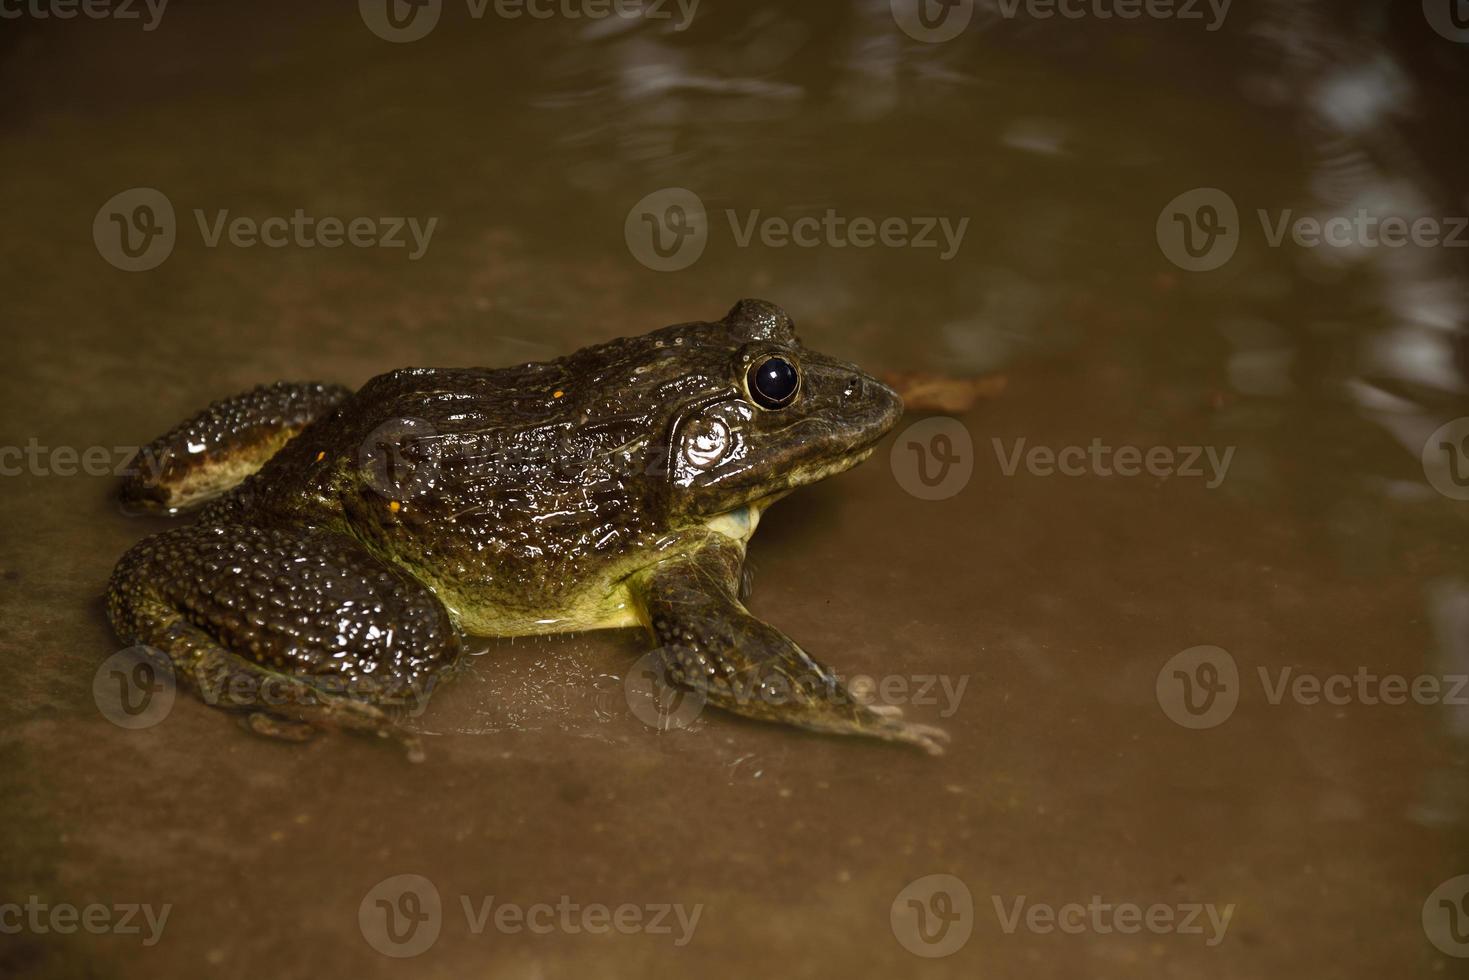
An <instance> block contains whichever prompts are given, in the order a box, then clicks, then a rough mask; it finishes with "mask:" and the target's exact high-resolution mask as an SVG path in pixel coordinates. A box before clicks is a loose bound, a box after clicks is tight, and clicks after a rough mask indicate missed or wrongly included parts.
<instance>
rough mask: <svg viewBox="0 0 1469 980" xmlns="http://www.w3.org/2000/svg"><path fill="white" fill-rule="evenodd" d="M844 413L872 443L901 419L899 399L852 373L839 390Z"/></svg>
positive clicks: (884, 387) (876, 382) (872, 380)
mask: <svg viewBox="0 0 1469 980" xmlns="http://www.w3.org/2000/svg"><path fill="white" fill-rule="evenodd" d="M842 407H843V411H844V413H845V414H846V415H847V416H848V417H849V418H852V419H853V420H855V421H856V422H857V423H858V424H859V425H860V426H861V427H862V428H863V429H864V430H866V431H867V432H869V433H870V434H871V437H872V438H873V439H874V440H875V439H877V438H880V437H881V436H883V435H884V434H885V433H886V432H887V431H888V430H889V429H891V428H892V427H893V426H895V425H897V424H898V420H899V419H900V418H902V417H903V399H902V397H901V396H900V395H899V394H898V393H897V392H896V391H894V390H893V389H892V388H889V387H888V386H887V385H885V384H883V383H882V382H881V381H879V380H877V379H876V378H874V377H872V375H870V374H864V373H862V372H861V371H853V372H852V375H851V377H850V378H849V379H848V380H847V383H846V384H845V385H844V386H843V388H842Z"/></svg>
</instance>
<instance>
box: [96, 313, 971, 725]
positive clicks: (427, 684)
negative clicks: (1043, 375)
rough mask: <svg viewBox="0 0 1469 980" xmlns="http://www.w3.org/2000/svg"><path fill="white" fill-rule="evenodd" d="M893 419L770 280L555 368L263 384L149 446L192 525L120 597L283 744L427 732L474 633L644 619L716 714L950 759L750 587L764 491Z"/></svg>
mask: <svg viewBox="0 0 1469 980" xmlns="http://www.w3.org/2000/svg"><path fill="white" fill-rule="evenodd" d="M901 414H902V402H901V401H900V400H899V398H898V396H897V394H896V393H895V392H893V391H892V390H891V389H889V388H887V387H886V386H884V385H882V384H880V383H879V382H878V381H876V380H875V379H873V378H871V377H869V376H868V375H865V374H863V373H862V372H861V371H860V370H859V369H857V368H856V367H854V366H852V365H850V364H844V363H842V362H840V361H837V360H834V359H832V358H829V357H826V356H824V355H822V354H818V353H816V352H815V351H810V350H807V349H805V348H804V347H802V346H801V344H800V342H799V340H798V339H797V338H796V334H795V330H794V327H793V325H792V323H791V321H790V318H789V317H787V316H786V314H785V313H784V312H783V311H781V310H780V309H779V308H777V307H775V306H773V305H771V304H769V303H765V302H761V301H758V300H744V301H742V302H740V303H739V304H737V305H736V306H735V307H734V309H732V310H731V311H730V312H729V314H728V315H727V316H726V317H725V318H724V319H723V320H719V321H714V322H697V323H685V324H679V325H675V326H671V327H666V328H664V329H662V330H657V331H654V332H653V333H650V334H647V335H645V336H642V337H634V338H624V339H619V340H614V341H611V342H609V343H605V344H600V345H597V346H594V347H588V348H585V349H583V350H580V351H577V352H576V353H574V354H571V355H568V356H566V357H563V358H560V359H558V360H555V361H549V362H545V363H534V364H524V365H521V366H519V367H512V368H502V369H447V370H439V369H426V368H407V369H403V370H399V371H394V372H391V373H389V374H384V375H381V376H379V377H377V378H374V379H372V380H371V381H369V382H368V383H367V384H366V385H365V386H363V388H362V389H361V390H360V391H358V392H356V393H353V392H351V391H349V390H348V389H345V388H340V387H336V386H329V385H320V384H305V383H301V384H297V383H282V384H277V385H271V386H266V387H262V388H257V389H255V390H254V391H252V392H248V393H246V394H244V395H240V396H237V397H236V398H232V399H228V400H226V401H223V402H219V403H216V404H215V405H212V406H210V407H209V408H208V409H206V410H205V411H204V412H202V413H201V414H200V415H198V416H196V417H195V418H194V419H191V420H189V421H188V422H185V423H183V424H181V425H180V426H178V427H177V428H175V429H174V430H172V431H170V432H169V433H167V434H166V435H164V436H162V437H160V438H159V439H158V440H155V442H154V443H152V444H151V445H150V446H148V447H146V448H145V449H144V450H143V452H142V453H141V454H140V465H139V466H138V467H137V472H136V474H135V475H134V476H133V477H131V478H129V480H128V481H127V482H126V483H125V484H124V486H123V488H122V497H123V500H124V502H125V503H127V504H129V505H130V506H132V507H135V508H143V509H156V510H164V511H167V512H170V513H176V512H182V511H185V510H197V511H198V520H197V522H196V523H194V524H192V525H190V526H188V527H181V528H177V529H173V530H169V531H165V532H162V533H160V534H156V535H154V536H152V537H150V538H147V539H146V540H144V541H142V542H141V543H139V544H138V545H137V546H135V547H134V548H133V549H132V550H130V551H129V552H128V553H127V554H126V555H124V556H123V558H122V560H121V561H120V562H119V563H118V565H117V568H116V570H115V571H114V572H113V575H112V581H111V584H110V586H109V590H108V597H107V599H108V601H107V608H108V615H109V617H110V619H111V621H112V625H113V628H114V630H115V631H116V632H117V635H118V637H119V639H121V640H122V642H123V643H125V644H128V645H146V646H148V647H152V648H154V649H156V650H158V651H161V652H162V653H163V654H166V655H167V657H168V658H169V660H170V661H171V664H172V668H173V670H174V673H175V676H176V677H177V678H178V679H179V681H180V683H181V684H182V686H185V687H188V688H191V689H193V690H195V691H196V692H198V693H200V694H201V695H202V696H203V697H204V698H205V699H206V700H207V701H208V702H209V703H211V704H215V705H217V706H219V707H222V708H226V709H230V710H235V711H238V712H240V713H241V714H242V716H243V717H244V718H245V719H246V721H247V723H248V724H249V725H250V727H251V728H253V729H255V730H256V731H258V732H261V733H262V734H267V735H274V736H278V737H283V738H294V739H304V738H307V737H309V736H310V735H312V734H313V733H314V732H316V731H317V730H320V729H347V730H353V731H361V732H367V733H372V734H376V735H381V736H385V737H394V738H397V739H399V740H400V741H402V742H404V743H405V744H407V745H409V746H410V748H416V742H415V741H414V739H413V737H412V736H411V735H409V734H408V733H406V732H405V731H404V730H403V729H402V728H401V727H400V725H399V722H400V721H401V719H402V717H403V715H404V714H405V713H408V712H410V711H416V710H418V709H421V708H422V706H423V704H424V702H425V701H426V699H427V698H428V697H429V695H430V694H431V693H432V692H433V690H434V688H435V687H436V685H437V683H438V682H439V681H440V680H442V679H443V678H444V677H446V676H448V675H449V674H450V673H451V672H452V670H453V668H454V667H455V665H456V662H457V661H458V659H459V655H460V650H461V642H460V636H461V634H462V633H469V634H474V635H483V636H519V635H526V634H534V633H553V632H567V631H574V630H585V629H604V628H618V627H633V626H642V627H644V628H646V629H647V630H648V631H649V633H650V634H651V636H652V638H653V641H654V643H655V644H656V649H655V651H654V663H655V664H656V665H657V667H658V668H659V672H660V673H661V674H662V675H663V676H664V677H666V679H667V680H668V681H669V682H671V683H672V684H673V685H676V686H677V687H680V688H684V689H687V690H691V691H693V692H696V693H697V694H698V695H699V696H701V697H703V698H705V699H707V701H708V702H709V703H711V704H713V705H716V706H717V707H720V708H724V709H726V710H728V711H732V712H734V713H736V714H740V715H744V716H747V717H751V718H758V719H762V720H766V721H776V722H783V723H786V724H790V725H796V726H800V727H802V728H807V729H812V730H816V731H822V732H832V733H840V734H851V735H865V736H870V737H874V738H879V739H885V740H888V741H894V742H905V743H909V744H912V745H916V746H918V747H921V748H923V749H926V750H928V751H930V752H938V751H940V750H941V747H942V743H943V741H944V740H945V739H944V735H943V733H942V732H941V731H939V730H937V729H934V728H932V727H929V726H925V725H917V724H913V723H910V722H907V721H905V720H904V719H903V718H902V717H901V712H898V711H897V710H896V709H892V708H885V707H882V706H871V707H869V706H864V705H863V704H861V703H859V702H857V701H856V700H854V699H853V698H852V697H850V696H849V695H848V692H847V691H846V690H845V688H844V687H843V686H842V684H841V683H840V681H838V680H837V679H836V677H835V676H834V675H833V674H832V672H831V670H830V669H828V668H827V667H825V666H823V665H821V664H820V663H818V662H816V661H815V660H813V659H811V658H810V657H809V656H808V655H807V654H806V653H805V652H804V651H803V650H802V649H801V648H800V647H799V646H797V645H796V644H795V643H794V642H792V641H791V640H790V639H789V638H787V637H786V636H785V635H784V634H782V633H780V632H779V631H778V630H776V629H775V628H773V627H771V626H768V625H766V624H765V623H763V622H761V621H760V620H758V619H756V618H755V617H754V616H752V615H751V614H750V613H749V612H748V611H747V610H746V609H745V607H744V605H743V604H742V603H741V601H740V598H741V597H740V592H739V587H740V581H741V569H742V566H743V563H744V556H745V545H746V542H747V541H748V540H749V538H750V535H751V534H753V533H754V531H755V527H756V525H757V524H758V523H759V519H760V514H761V512H762V511H763V510H764V508H766V507H767V506H769V505H770V504H771V503H772V502H774V501H775V500H776V499H778V498H779V497H781V496H783V495H784V494H786V493H788V492H790V491H791V490H793V489H795V488H796V487H799V486H802V485H804V484H807V483H811V482H813V481H815V480H819V479H821V478H823V477H826V476H830V475H832V474H834V473H839V472H841V471H843V470H846V469H848V468H850V467H852V466H854V465H856V464H857V463H859V462H861V461H862V460H863V459H865V458H866V457H867V456H868V455H870V454H871V452H872V450H873V447H874V444H875V443H876V442H877V440H878V439H879V438H880V437H881V436H882V435H883V434H884V433H886V432H887V431H888V430H889V429H890V428H892V426H893V425H894V424H895V423H896V422H897V420H898V418H899V417H900V415H901Z"/></svg>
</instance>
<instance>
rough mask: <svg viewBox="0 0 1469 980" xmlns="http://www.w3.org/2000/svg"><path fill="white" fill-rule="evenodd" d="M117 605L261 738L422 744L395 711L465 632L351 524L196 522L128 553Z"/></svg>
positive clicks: (129, 623)
mask: <svg viewBox="0 0 1469 980" xmlns="http://www.w3.org/2000/svg"><path fill="white" fill-rule="evenodd" d="M107 612H108V617H109V618H110V619H111V621H112V626H113V629H114V630H115V631H116V633H117V635H118V638H119V639H120V640H121V641H122V642H123V643H124V644H127V645H130V646H131V645H136V644H143V645H146V646H150V647H154V648H156V649H158V650H161V651H162V652H164V653H165V654H167V655H168V657H169V658H170V660H171V661H172V664H173V667H174V672H175V676H176V677H177V679H178V682H179V685H180V686H181V687H186V688H189V689H191V690H193V691H195V692H196V693H198V694H200V695H201V696H202V697H203V698H204V699H205V700H206V701H207V702H209V703H210V704H213V705H215V706H216V707H220V708H224V709H226V710H232V711H240V712H244V713H245V714H246V715H247V718H248V720H249V722H250V727H251V728H252V729H253V730H255V731H257V732H260V733H262V734H269V735H275V736H278V737H284V738H293V739H298V738H302V737H304V736H307V735H309V734H310V733H311V731H313V730H315V729H344V730H349V731H358V732H365V733H368V734H373V735H380V736H384V737H392V738H397V739H398V740H399V741H401V742H403V743H404V744H405V745H406V746H407V747H408V748H409V750H410V752H411V753H416V746H417V743H416V740H415V739H414V738H413V737H412V736H411V735H408V734H407V733H406V732H404V731H403V730H402V729H401V728H399V726H398V724H397V720H398V719H399V718H400V717H401V716H402V715H404V714H406V713H408V712H409V711H411V710H413V709H416V708H420V707H421V706H422V705H423V703H424V702H425V701H426V700H427V698H428V697H429V695H430V694H431V693H432V692H433V689H434V686H435V685H436V683H437V681H438V680H439V679H440V677H441V676H442V675H443V673H444V672H445V671H447V670H448V669H449V668H450V667H452V666H453V664H454V662H455V661H456V660H457V658H458V655H459V650H460V641H459V634H458V632H457V631H456V629H455V628H454V625H453V623H452V622H451V620H450V618H449V614H448V612H447V611H446V610H445V609H444V607H443V605H442V604H441V603H440V602H439V601H438V599H437V598H435V597H434V595H433V594H432V593H431V592H430V591H429V590H428V589H427V588H425V587H424V586H423V585H422V584H420V583H419V582H417V581H416V580H414V579H413V578H411V577H410V576H409V575H407V574H406V573H405V572H403V571H401V570H399V569H397V568H394V567H392V566H390V565H388V564H386V563H384V562H382V561H380V560H379V559H378V558H376V557H374V556H373V555H371V554H370V553H368V552H367V551H366V550H365V549H364V548H363V547H362V546H361V545H360V544H358V543H357V542H356V541H354V540H352V539H351V538H349V537H346V536H345V535H342V534H337V533H334V532H330V531H325V530H320V529H306V528H302V529H296V528H278V527H255V526H250V525H244V524H233V525H194V526H190V527H183V528H178V529H175V530H171V531H165V532H163V533H161V534H155V535H153V536H152V537H150V538H146V539H144V540H143V541H141V542H139V543H138V544H137V545H136V546H134V547H133V548H132V550H130V551H129V552H128V553H127V554H126V555H124V556H123V558H122V560H121V561H120V562H118V565H117V568H116V570H115V571H114V572H113V573H112V582H111V584H110V586H109V588H108V593H107Z"/></svg>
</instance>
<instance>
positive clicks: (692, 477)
mask: <svg viewBox="0 0 1469 980" xmlns="http://www.w3.org/2000/svg"><path fill="white" fill-rule="evenodd" d="M665 332H672V334H673V335H674V337H675V341H676V342H677V343H678V345H679V346H681V347H683V348H684V353H683V356H682V357H681V358H679V360H680V361H681V362H682V366H683V369H684V371H685V374H684V377H685V379H686V382H687V383H686V385H685V386H683V387H682V388H681V389H680V392H679V397H678V398H677V399H676V400H675V401H674V402H673V403H672V404H670V405H669V411H668V414H667V417H666V419H665V423H664V424H665V425H666V428H665V429H664V434H665V436H666V438H665V439H664V441H663V444H662V450H663V451H664V452H666V453H667V457H666V465H665V466H663V467H660V469H661V470H662V474H661V475H662V476H663V478H664V479H666V480H667V481H668V483H667V485H668V487H669V489H670V491H671V499H670V500H669V503H670V506H671V509H672V511H673V512H674V514H675V515H685V516H688V517H693V518H705V517H713V516H716V515H719V514H725V513H728V512H730V511H734V510H736V509H738V508H740V507H742V506H744V505H745V504H749V503H758V502H761V501H768V500H770V499H774V498H775V497H778V496H780V495H782V494H784V493H787V492H788V491H790V490H793V489H795V488H796V487H799V486H804V485H805V484H808V483H813V482H815V481H816V480H820V479H822V478H823V477H827V476H831V475H832V474H834V473H840V472H842V471H843V470H846V469H849V468H851V467H853V466H855V465H857V464H858V463H860V462H862V460H864V459H866V458H867V457H868V456H869V455H871V453H872V450H873V448H874V446H875V445H876V443H877V441H878V440H879V439H880V438H882V436H883V435H884V434H885V433H886V432H887V431H888V430H889V429H891V428H892V427H893V425H894V424H896V423H897V421H898V419H899V418H900V417H901V416H902V414H903V402H902V400H901V399H900V398H899V397H898V394H897V392H895V391H893V390H892V389H891V388H889V387H888V386H887V385H884V384H883V383H881V382H880V381H878V380H877V379H876V378H874V377H872V376H871V375H868V374H865V373H863V372H862V371H861V370H860V369H859V368H857V367H856V366H855V365H852V364H847V363H845V362H843V361H839V360H837V359H835V358H832V357H827V356H826V355H825V354H818V353H817V352H815V351H812V350H807V349H806V348H804V347H802V346H801V342H800V341H799V340H798V339H797V338H796V331H795V327H794V325H793V324H792V323H791V318H790V317H789V316H787V315H786V313H785V311H783V310H781V309H780V308H779V307H777V306H775V305H773V304H771V303H766V302H763V301H761V300H751V299H747V300H741V301H740V302H739V303H737V304H735V307H734V308H733V309H732V310H730V311H729V313H728V315H726V316H725V318H724V319H723V320H719V321H717V322H713V323H696V324H683V325H681V326H679V327H670V328H668V331H660V332H659V333H660V334H662V333H665ZM655 336H657V335H656V334H655Z"/></svg>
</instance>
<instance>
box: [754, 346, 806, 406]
mask: <svg viewBox="0 0 1469 980" xmlns="http://www.w3.org/2000/svg"><path fill="white" fill-rule="evenodd" d="M800 386H801V376H800V375H799V374H797V373H796V368H795V365H793V364H792V363H791V362H790V361H787V360H786V359H785V358H783V357H767V358H766V359H765V360H763V361H760V362H759V363H757V364H756V365H755V366H754V367H752V368H750V394H751V395H752V396H753V397H754V399H755V401H756V402H758V403H759V404H761V405H763V406H764V407H765V408H780V407H781V406H782V405H785V404H787V403H788V402H790V400H791V399H792V398H794V397H796V389H797V388H799V387H800Z"/></svg>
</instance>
